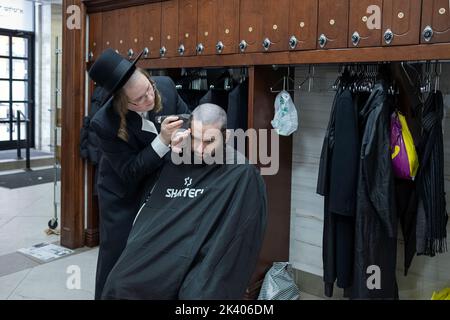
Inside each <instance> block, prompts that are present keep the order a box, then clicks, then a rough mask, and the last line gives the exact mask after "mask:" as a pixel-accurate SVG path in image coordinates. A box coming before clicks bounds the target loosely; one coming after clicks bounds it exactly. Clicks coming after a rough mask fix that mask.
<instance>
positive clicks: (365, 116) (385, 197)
mask: <svg viewBox="0 0 450 320" xmlns="http://www.w3.org/2000/svg"><path fill="white" fill-rule="evenodd" d="M391 112H392V110H391V101H390V97H389V96H388V93H387V86H386V84H385V83H384V82H383V81H380V82H378V83H377V84H376V85H375V87H374V90H373V92H372V94H371V95H370V97H369V99H368V101H367V103H366V105H365V106H364V108H363V109H362V110H361V112H360V116H361V120H362V121H363V122H364V123H365V127H364V133H363V136H362V145H361V153H360V165H359V177H358V192H357V208H356V221H355V223H356V225H355V262H354V268H353V272H354V278H353V286H352V289H351V291H352V292H351V297H352V298H355V299H370V298H375V299H396V298H398V289H397V283H396V276H395V267H396V258H397V215H396V210H395V199H394V178H393V173H392V168H391V150H390V115H391ZM373 270H376V271H375V272H377V271H378V270H379V271H380V272H379V273H374V271H373ZM377 274H378V275H379V278H378V279H379V280H380V283H379V284H380V288H379V289H378V288H376V287H375V288H372V287H371V288H369V286H368V282H369V284H377Z"/></svg>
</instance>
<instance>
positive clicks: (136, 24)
mask: <svg viewBox="0 0 450 320" xmlns="http://www.w3.org/2000/svg"><path fill="white" fill-rule="evenodd" d="M127 12H128V13H127V18H128V23H127V25H128V31H127V36H126V37H125V50H126V51H125V54H126V55H127V57H128V58H129V59H134V58H136V57H137V56H138V55H139V53H141V51H142V50H143V49H144V39H143V32H142V25H143V16H142V6H136V7H130V8H128V11H127Z"/></svg>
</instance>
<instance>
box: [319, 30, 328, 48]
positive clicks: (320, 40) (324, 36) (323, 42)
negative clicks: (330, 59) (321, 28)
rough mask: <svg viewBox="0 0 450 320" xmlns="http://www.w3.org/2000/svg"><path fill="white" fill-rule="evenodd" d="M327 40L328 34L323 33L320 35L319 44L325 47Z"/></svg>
mask: <svg viewBox="0 0 450 320" xmlns="http://www.w3.org/2000/svg"><path fill="white" fill-rule="evenodd" d="M327 41H328V38H327V36H326V35H325V34H323V33H322V34H321V35H320V37H319V46H320V47H321V48H325V46H326V45H327Z"/></svg>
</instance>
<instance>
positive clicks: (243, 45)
mask: <svg viewBox="0 0 450 320" xmlns="http://www.w3.org/2000/svg"><path fill="white" fill-rule="evenodd" d="M247 47H248V44H247V41H245V40H242V41H241V42H240V43H239V50H240V51H241V52H244V51H245V49H247Z"/></svg>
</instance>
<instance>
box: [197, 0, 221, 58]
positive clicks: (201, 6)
mask: <svg viewBox="0 0 450 320" xmlns="http://www.w3.org/2000/svg"><path fill="white" fill-rule="evenodd" d="M217 7H218V3H217V0H198V27H197V28H198V29H197V54H198V55H210V54H214V53H215V52H216V39H217V35H216V30H217V26H216V24H217V20H216V19H217V16H216V13H217Z"/></svg>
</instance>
